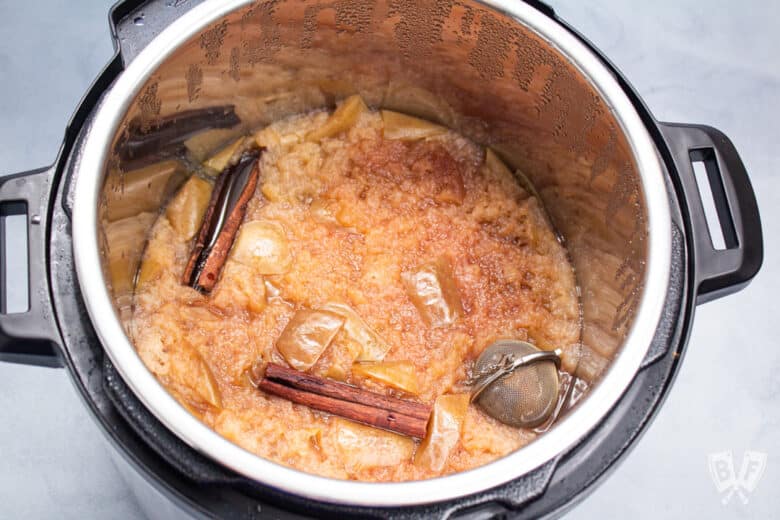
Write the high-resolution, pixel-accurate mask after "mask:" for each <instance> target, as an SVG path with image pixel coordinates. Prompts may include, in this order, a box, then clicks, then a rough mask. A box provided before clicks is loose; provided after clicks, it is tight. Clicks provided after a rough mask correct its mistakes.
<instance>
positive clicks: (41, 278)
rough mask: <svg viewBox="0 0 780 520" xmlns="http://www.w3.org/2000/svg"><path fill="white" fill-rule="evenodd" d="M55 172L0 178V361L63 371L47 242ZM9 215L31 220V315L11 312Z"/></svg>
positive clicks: (28, 261) (29, 251)
mask: <svg viewBox="0 0 780 520" xmlns="http://www.w3.org/2000/svg"><path fill="white" fill-rule="evenodd" d="M53 172H54V167H53V166H51V167H48V168H40V169H37V170H32V171H29V172H23V173H17V174H13V175H6V176H3V177H2V178H0V217H2V221H1V222H0V361H7V362H11V363H25V364H30V365H39V366H48V367H61V366H63V361H62V357H61V356H60V353H59V348H58V347H57V343H56V342H57V339H56V338H57V337H58V335H57V332H56V331H57V327H56V325H55V324H54V317H53V314H52V308H51V299H50V296H49V284H48V276H47V270H46V265H47V263H46V237H47V235H48V233H47V225H48V222H47V220H48V219H47V215H48V202H49V185H50V184H51V179H52V175H53ZM11 215H24V216H25V218H26V220H27V226H26V227H27V272H28V279H27V283H28V285H27V287H28V291H27V310H25V311H22V312H14V313H9V312H7V297H8V294H7V289H8V283H7V277H8V276H13V273H8V270H7V266H8V251H6V236H5V235H6V229H5V228H6V221H5V218H6V217H8V216H11Z"/></svg>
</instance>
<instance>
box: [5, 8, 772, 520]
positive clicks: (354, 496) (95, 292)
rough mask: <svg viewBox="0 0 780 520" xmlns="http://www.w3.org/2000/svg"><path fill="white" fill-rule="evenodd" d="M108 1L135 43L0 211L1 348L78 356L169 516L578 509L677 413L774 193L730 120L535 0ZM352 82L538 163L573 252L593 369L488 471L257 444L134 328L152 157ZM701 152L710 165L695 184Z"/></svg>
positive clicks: (156, 201) (86, 394) (79, 370)
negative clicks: (291, 459) (339, 462)
mask: <svg viewBox="0 0 780 520" xmlns="http://www.w3.org/2000/svg"><path fill="white" fill-rule="evenodd" d="M110 23H111V28H112V34H113V38H114V45H115V50H116V52H115V54H114V57H113V59H112V60H111V61H110V62H109V64H108V65H107V66H106V68H105V69H104V71H103V72H102V73H101V74H100V75H99V77H98V78H97V79H96V81H95V83H94V84H93V85H92V87H91V88H90V90H89V91H88V92H87V94H86V95H85V96H84V98H83V100H82V102H81V103H80V105H79V107H78V109H77V110H76V112H75V114H74V116H73V118H72V120H71V122H70V124H69V125H68V127H67V129H66V132H65V138H64V141H63V145H62V148H61V150H60V153H59V156H58V158H57V160H56V162H55V163H54V164H53V165H52V166H50V167H48V168H42V169H39V170H34V171H30V172H25V173H20V174H16V175H11V176H8V177H4V178H3V179H2V184H1V185H0V209H1V210H2V214H3V215H10V214H24V215H26V216H27V223H28V226H27V233H28V249H29V254H28V257H29V277H30V281H29V284H30V290H29V306H28V310H27V311H26V312H21V313H15V314H9V313H5V312H3V313H2V314H0V359H3V360H5V361H11V362H19V363H29V364H38V365H44V366H51V367H65V368H66V369H67V370H68V372H69V373H70V375H71V377H72V379H73V382H74V384H75V386H76V388H77V389H78V391H79V393H80V394H81V396H82V397H83V401H84V405H85V406H87V407H88V408H89V410H90V411H91V413H92V415H93V417H94V418H95V420H96V421H97V422H98V424H99V425H100V426H101V430H102V431H103V432H104V433H105V435H106V438H107V439H108V440H109V442H110V443H111V445H112V448H113V450H112V453H113V454H114V455H115V457H116V458H117V459H118V461H119V462H118V466H119V468H120V470H121V471H123V473H124V475H125V478H126V480H127V482H128V485H129V486H130V487H131V488H132V489H133V492H134V493H135V494H136V495H137V496H138V498H139V500H138V502H139V505H140V506H141V507H142V508H143V509H144V510H145V512H146V513H147V514H149V515H150V516H152V517H171V516H176V515H181V516H186V515H195V516H210V517H220V518H222V517H231V518H233V517H237V518H240V517H247V518H254V517H265V516H269V517H284V518H287V517H298V516H304V517H306V516H315V517H361V518H362V517H380V518H386V517H393V518H396V517H397V518H408V517H415V518H417V517H425V518H428V517H442V518H492V517H512V518H515V517H517V518H539V517H555V516H559V515H560V514H562V513H563V512H565V511H566V510H568V509H569V508H571V507H573V506H574V505H575V504H576V503H577V502H578V501H579V500H582V498H583V497H584V496H586V495H587V494H588V493H589V492H590V491H591V490H592V489H593V488H594V487H595V486H596V485H598V483H599V482H600V481H601V480H602V479H603V478H605V477H606V475H608V474H609V472H610V471H611V470H612V469H613V468H615V467H616V465H617V463H618V462H619V461H620V460H621V459H622V458H623V457H624V456H625V455H626V454H627V453H628V451H629V449H630V448H631V447H632V446H633V445H634V444H635V443H636V442H637V440H638V439H639V437H640V435H641V433H642V432H643V431H644V430H645V429H646V428H647V426H648V425H649V423H650V421H651V419H652V418H653V417H654V415H655V414H656V413H657V411H658V409H659V408H660V406H661V404H662V403H663V400H664V397H665V395H666V393H667V392H668V390H669V388H670V386H671V384H672V383H673V381H674V378H675V376H676V374H677V370H678V366H679V363H680V362H681V359H682V355H683V354H684V351H685V345H686V342H687V339H688V333H689V330H690V324H691V321H692V319H693V313H694V308H695V306H696V305H697V304H699V303H703V302H706V301H708V300H711V299H713V298H718V297H721V296H725V295H728V294H729V293H732V292H734V291H737V290H739V289H741V288H742V287H744V286H745V285H747V284H748V283H749V281H750V280H751V279H752V278H753V277H754V276H755V274H756V273H757V271H758V269H759V268H760V265H761V262H762V257H763V244H762V234H761V223H760V219H759V214H758V208H757V206H756V201H755V196H754V194H753V191H752V188H751V185H750V181H749V179H748V177H747V173H746V171H745V168H744V166H743V165H742V162H741V161H740V159H739V156H738V154H737V152H736V150H735V149H734V146H733V145H732V143H731V142H730V141H729V139H728V138H727V137H726V136H724V135H723V134H722V133H721V132H719V131H718V130H716V129H714V128H711V127H707V126H702V125H684V124H672V123H661V122H658V121H656V120H655V119H654V118H653V117H652V115H651V114H650V112H649V111H648V109H647V108H646V107H645V106H644V104H643V103H642V101H641V99H640V98H639V97H638V96H637V94H636V93H635V92H634V91H633V89H632V88H631V86H630V85H629V84H628V82H627V81H626V80H625V79H624V78H623V77H622V76H621V75H620V73H619V71H617V70H616V69H615V68H614V66H612V65H611V64H610V62H609V61H608V60H607V59H606V58H605V57H604V56H602V55H601V54H600V53H599V52H598V50H597V49H595V48H594V47H593V46H592V45H591V44H590V43H589V42H588V41H587V40H586V39H585V38H583V37H582V36H581V35H579V34H578V33H577V32H576V31H575V30H573V29H572V28H570V27H568V26H567V25H566V24H565V22H563V21H561V20H560V19H558V18H557V17H556V15H555V13H554V12H553V10H552V9H550V8H549V7H548V6H546V5H544V4H543V3H541V2H536V1H533V2H512V1H509V0H483V1H478V0H445V1H425V2H416V1H414V0H370V1H365V0H333V1H330V2H321V1H302V0H265V1H255V2H253V1H249V0H225V1H218V0H207V1H203V2H198V1H186V0H185V1H181V0H176V1H173V0H159V1H155V0H153V1H147V2H140V1H125V2H120V3H118V4H117V5H115V6H114V7H113V9H112V10H111V13H110ZM355 93H359V94H361V96H363V98H364V99H365V100H366V101H367V103H368V104H370V105H372V106H374V107H384V108H391V109H394V110H399V111H403V112H408V113H412V114H414V115H417V116H420V117H424V118H426V119H431V120H434V121H436V122H438V123H441V124H445V125H447V126H448V127H451V128H453V129H455V130H456V131H458V132H460V133H461V134H463V135H465V136H467V137H469V138H471V139H473V140H474V141H476V142H477V143H480V144H482V145H485V146H490V147H491V148H492V149H493V150H494V151H495V152H496V153H497V154H498V155H499V156H500V157H501V158H502V159H504V161H506V162H507V163H508V164H510V165H511V166H513V167H514V168H516V169H519V170H520V171H522V172H523V173H524V174H525V175H526V176H527V177H528V179H530V180H531V181H532V183H533V184H534V186H535V188H536V190H537V191H538V194H539V197H540V198H541V199H542V201H543V202H544V203H545V207H546V209H547V211H548V213H549V217H550V219H551V220H552V222H553V224H554V225H555V227H556V229H557V230H558V232H559V233H560V236H561V239H562V240H563V241H564V243H565V245H566V246H567V250H568V252H569V254H570V258H571V261H572V263H573V265H574V268H575V272H576V275H577V280H578V285H579V287H580V290H581V301H582V325H583V332H582V338H581V339H582V341H581V344H582V346H581V354H580V361H579V365H578V368H577V373H576V375H577V377H578V378H580V379H581V380H583V381H587V382H588V383H589V389H588V391H587V392H586V393H585V394H584V396H582V397H581V398H580V399H579V400H578V402H576V404H574V405H573V406H572V407H571V409H570V410H569V411H568V412H567V413H566V414H565V415H564V416H563V417H561V418H560V419H559V420H558V421H557V422H556V423H555V425H553V427H552V428H551V429H550V430H549V431H548V432H546V433H545V434H544V435H541V436H540V437H539V438H538V439H537V440H535V441H534V442H532V443H531V444H529V445H528V446H526V447H523V448H522V449H520V450H518V451H517V452H515V453H512V454H510V455H507V456H506V457H503V458H501V459H499V460H497V461H494V462H492V463H490V464H487V465H485V466H482V467H479V468H476V469H473V470H470V471H466V472H462V473H458V474H454V475H450V476H446V477H440V478H436V479H430V480H425V481H415V482H403V483H392V484H388V483H383V484H377V483H362V482H349V481H341V480H335V479H327V478H322V477H317V476H314V475H310V474H306V473H302V472H299V471H296V470H292V469H290V468H286V467H283V466H280V465H277V464H275V463H272V462H270V461H267V460H264V459H261V458H259V457H256V456H254V455H252V454H251V453H248V452H246V451H244V450H242V449H241V448H239V447H238V446H236V445H234V444H232V443H230V442H229V441H227V440H226V439H224V438H222V437H220V436H219V435H217V434H216V433H214V432H213V431H211V430H210V429H209V428H208V427H206V426H205V425H203V424H202V423H200V422H199V421H198V420H197V419H195V418H194V417H193V416H192V415H190V414H189V413H188V412H187V411H186V410H185V409H184V408H182V407H181V406H180V405H179V404H178V403H177V402H176V401H175V400H174V399H173V398H172V397H171V396H170V395H169V394H168V393H167V392H166V391H165V389H164V388H163V387H162V386H161V385H160V384H159V382H157V380H156V379H155V378H154V376H153V375H152V374H151V373H150V372H149V371H148V370H147V369H146V368H145V367H144V365H143V363H142V362H141V360H140V359H139V358H138V356H137V355H136V353H135V350H134V348H133V346H132V344H131V342H130V341H129V339H128V336H127V334H126V332H125V330H124V328H123V326H122V321H121V318H122V317H123V315H124V313H126V312H128V309H129V305H131V304H132V287H133V280H134V276H135V273H136V271H137V267H138V262H139V261H140V258H141V255H142V253H143V247H144V244H145V235H144V233H143V231H144V230H145V229H147V230H148V226H150V225H151V223H152V222H153V219H149V218H146V220H145V222H147V228H145V229H144V228H142V229H141V233H117V232H116V230H117V226H119V223H123V222H130V221H132V222H133V223H134V224H137V223H138V222H139V219H141V216H142V215H146V216H147V217H148V215H154V214H156V212H157V211H158V210H159V208H160V207H161V205H163V204H164V203H165V201H166V200H167V197H168V196H169V195H170V193H172V191H173V190H175V189H176V187H178V186H179V185H180V183H181V181H182V180H183V179H184V178H185V177H186V173H185V174H184V175H181V171H180V168H178V167H173V168H171V171H170V172H169V173H168V174H166V175H165V176H164V177H155V178H153V179H152V178H146V177H143V175H142V174H139V173H138V172H139V171H143V168H144V167H145V166H148V162H149V161H162V160H166V161H172V162H173V163H174V164H176V163H177V161H178V159H180V158H181V157H182V154H183V153H184V152H183V143H184V142H185V141H186V140H187V139H190V138H192V137H193V136H196V135H198V134H199V133H201V132H205V131H207V130H213V129H214V128H217V127H221V128H222V129H234V130H236V131H245V130H248V129H250V128H254V127H257V126H261V125H263V124H267V123H269V122H271V121H273V120H276V119H278V118H280V117H284V116H286V115H289V114H293V113H299V112H302V111H306V110H311V109H315V108H323V107H332V106H333V105H334V104H335V103H336V102H337V101H339V100H341V99H343V98H345V97H347V96H348V95H351V94H355ZM694 163H701V164H702V165H703V167H704V171H705V172H706V174H705V175H704V176H702V178H699V179H698V182H697V174H696V172H695V168H694V166H693V164H694ZM139 179H141V181H140V182H139ZM704 184H706V185H708V186H709V190H708V191H711V196H712V199H713V202H714V206H715V208H716V212H717V220H718V221H719V222H717V223H715V224H714V225H719V226H720V231H721V232H722V235H723V238H724V243H725V244H724V246H723V247H722V248H716V247H714V245H713V240H712V238H711V233H710V229H709V228H708V222H707V218H706V216H705V212H704V205H703V203H702V195H701V193H700V188H699V186H700V185H704ZM128 219H131V220H128ZM132 219H134V220H132ZM120 227H121V226H120ZM123 229H124V228H123ZM2 253H3V255H2V256H3V264H4V266H5V252H4V251H3V252H2ZM3 273H5V270H4V269H3ZM1 285H2V288H3V292H5V287H6V284H5V282H4V280H3V283H2V284H1ZM3 296H5V294H3ZM3 301H5V298H3ZM1 310H2V311H5V308H3V309H1Z"/></svg>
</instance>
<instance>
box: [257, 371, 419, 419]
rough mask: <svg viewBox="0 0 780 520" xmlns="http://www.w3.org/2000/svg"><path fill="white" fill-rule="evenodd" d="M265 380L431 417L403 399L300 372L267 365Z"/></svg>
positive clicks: (403, 412) (355, 401)
mask: <svg viewBox="0 0 780 520" xmlns="http://www.w3.org/2000/svg"><path fill="white" fill-rule="evenodd" d="M265 378H266V379H270V380H273V381H277V382H280V383H282V384H286V385H287V386H291V387H293V388H297V389H299V390H304V391H307V392H312V393H316V394H320V395H324V396H327V397H333V398H335V399H340V400H342V401H350V402H353V403H361V404H365V405H367V406H371V407H374V408H381V409H384V410H388V411H391V412H396V413H400V414H403V415H408V416H410V417H416V418H418V419H422V420H424V421H427V420H428V417H430V415H431V407H430V406H428V405H425V404H422V403H416V402H414V401H407V400H405V399H395V398H393V397H387V396H386V395H382V394H378V393H375V392H369V391H368V390H362V389H360V388H358V387H356V386H352V385H348V384H346V383H340V382H338V381H334V380H332V379H326V378H324V377H317V376H314V375H312V374H307V373H306V372H301V371H300V370H295V369H292V368H287V367H284V366H282V365H277V364H276V363H269V364H268V365H267V366H266V368H265Z"/></svg>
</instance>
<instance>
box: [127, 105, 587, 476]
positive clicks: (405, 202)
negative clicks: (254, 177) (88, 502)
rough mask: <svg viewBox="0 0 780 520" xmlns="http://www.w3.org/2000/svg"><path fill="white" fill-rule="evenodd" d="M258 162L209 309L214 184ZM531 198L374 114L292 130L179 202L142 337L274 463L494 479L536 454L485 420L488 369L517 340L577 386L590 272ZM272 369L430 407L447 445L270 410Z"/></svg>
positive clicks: (159, 365) (230, 149)
mask: <svg viewBox="0 0 780 520" xmlns="http://www.w3.org/2000/svg"><path fill="white" fill-rule="evenodd" d="M249 147H254V148H257V147H260V148H261V149H262V154H261V155H260V159H259V172H260V173H259V179H258V182H257V188H256V190H255V192H254V195H253V196H252V198H251V200H250V201H249V203H248V205H247V209H246V214H245V216H244V219H243V222H242V224H241V227H240V229H239V232H238V235H237V237H236V239H235V241H234V243H233V245H232V249H231V251H230V254H229V256H228V258H227V261H226V262H225V264H224V266H223V268H222V270H221V274H220V276H219V279H218V281H217V282H216V285H215V287H214V289H213V290H211V292H209V293H203V292H200V291H197V290H195V289H193V288H191V287H189V286H188V285H186V284H184V283H182V272H183V271H184V270H185V266H186V264H187V261H188V258H189V256H190V251H191V247H192V242H193V237H195V235H196V233H197V232H198V228H199V227H200V224H201V220H202V219H203V215H204V212H205V211H206V205H207V203H208V200H209V197H210V194H211V191H212V189H213V183H214V180H213V176H214V175H216V173H218V170H220V169H222V168H225V167H226V166H227V165H229V164H230V163H231V162H235V160H236V158H237V157H238V154H240V153H241V150H245V149H247V148H249ZM531 190H532V188H531V187H530V185H528V184H527V183H526V182H525V181H524V179H523V177H522V176H518V175H515V174H513V173H512V172H511V171H510V170H509V169H508V168H507V166H506V165H505V164H504V163H503V162H502V161H501V159H500V158H499V157H498V156H497V155H496V154H495V153H494V152H493V151H492V150H490V149H487V150H486V149H485V148H483V147H480V146H478V145H476V144H475V143H473V142H471V141H469V140H468V139H466V138H464V137H462V136H459V135H457V134H455V133H454V132H452V131H450V130H448V129H446V128H443V127H440V126H437V125H434V124H432V123H428V122H425V121H421V120H417V119H414V118H411V117H409V116H406V115H403V114H397V113H394V112H388V111H372V110H369V109H368V108H366V107H365V105H364V104H363V102H362V100H360V99H359V98H357V97H353V98H349V99H347V100H346V101H344V102H343V103H342V104H341V105H340V106H339V108H338V109H337V110H336V112H335V113H328V112H325V111H319V112H314V113H308V114H302V115H298V116H294V117H290V118H287V119H284V120H281V121H277V122H275V123H273V124H271V125H270V126H268V127H265V128H262V129H260V130H258V131H257V132H255V133H254V134H253V135H251V136H242V137H239V138H238V139H236V140H232V141H231V142H230V143H228V144H227V145H226V146H225V147H224V148H223V149H221V150H220V151H219V152H218V153H217V154H215V155H214V156H212V157H210V158H209V159H208V160H206V161H205V162H204V166H203V168H202V169H199V170H198V172H197V173H195V174H193V175H192V176H191V177H190V178H189V180H187V181H186V182H185V183H184V184H183V186H182V187H181V188H180V190H179V192H178V193H176V194H175V195H174V196H173V198H172V199H171V200H170V201H169V203H168V204H167V206H166V207H165V208H164V210H163V212H162V213H161V214H160V215H159V217H158V218H157V221H156V223H155V224H154V225H153V227H152V230H151V233H150V236H149V239H148V244H147V247H146V251H145V253H144V256H143V260H142V263H141V267H140V269H139V273H138V275H137V279H136V287H135V292H134V296H133V310H132V314H131V316H130V317H129V318H128V320H129V321H128V322H127V324H126V325H127V328H128V329H129V330H130V333H131V336H132V340H133V342H134V344H135V345H136V348H137V350H138V353H139V355H140V356H141V358H142V359H143V361H144V363H145V364H146V366H147V367H148V368H149V369H150V370H151V371H152V372H153V373H154V374H155V376H156V377H157V378H158V379H159V380H160V382H161V383H162V384H163V385H164V386H165V387H166V388H167V389H168V390H169V391H170V392H171V393H172V394H173V395H174V396H175V397H176V399H177V400H178V401H179V402H180V403H181V404H182V405H183V406H185V407H186V408H187V409H188V410H189V411H190V412H191V413H193V414H194V415H196V416H197V417H198V418H199V419H200V420H202V421H203V422H204V423H206V424H207V425H208V426H209V427H211V428H212V429H214V430H215V431H216V432H218V433H219V434H220V435H222V436H224V437H226V438H227V439H229V440H231V441H233V442H235V443H236V444H238V445H240V446H241V447H243V448H245V449H247V450H249V451H251V452H253V453H255V454H257V455H259V456H261V457H265V458H267V459H270V460H272V461H275V462H278V463H279V464H283V465H286V466H290V467H293V468H296V469H299V470H301V471H306V472H309V473H315V474H318V475H322V476H327V477H333V478H340V479H353V480H364V481H404V480H417V479H426V478H431V477H436V476H440V475H445V474H449V473H453V472H458V471H463V470H466V469H470V468H474V467H476V466H480V465H482V464H485V463H487V462H490V461H492V460H494V459H496V458H498V457H501V456H504V455H506V454H508V453H510V452H512V451H514V450H516V449H518V448H520V447H522V446H523V445H525V444H527V443H529V442H531V441H532V440H533V439H534V437H535V436H536V435H537V433H535V432H534V431H531V430H527V429H520V428H513V427H510V426H507V425H504V424H501V423H499V422H498V421H496V420H494V419H492V418H490V417H488V416H487V415H485V414H484V413H483V412H482V411H480V409H479V408H477V407H475V406H473V405H471V404H469V403H468V399H467V395H468V387H467V386H466V384H465V383H466V381H467V380H468V379H469V377H470V369H471V367H472V365H473V363H474V360H475V359H476V357H477V356H479V354H480V353H481V352H482V350H483V349H484V348H485V347H486V346H487V345H489V344H490V343H491V342H493V341H495V340H496V339H500V338H515V339H521V340H526V341H529V342H531V343H534V344H535V345H536V346H537V347H539V348H541V349H544V350H553V349H561V351H562V356H561V358H562V367H561V368H562V370H564V371H567V372H569V373H573V372H574V369H575V368H576V364H577V362H578V352H579V341H580V311H579V301H578V296H577V287H576V282H575V277H574V272H573V269H572V266H571V264H570V263H569V261H568V258H567V255H566V251H565V249H564V247H563V246H562V244H561V243H560V242H559V240H558V239H557V236H556V234H555V232H554V230H553V228H552V226H551V224H550V222H549V220H548V219H547V217H546V214H545V212H544V210H543V208H542V206H541V205H540V202H539V200H538V199H537V198H536V197H534V196H533V195H532V194H531ZM431 284H433V287H434V289H436V290H434V291H433V292H431V291H430V290H429V289H430V287H431ZM421 288H423V289H425V290H423V289H421ZM426 291H427V292H426ZM317 320H319V321H317ZM301 327H303V329H305V330H307V331H309V332H311V330H315V332H316V334H315V335H312V334H309V335H308V336H305V335H302V333H300V330H301ZM307 327H308V328H307ZM315 336H316V337H315ZM302 337H304V339H305V341H304V340H301V338H302ZM312 338H314V339H312ZM306 341H308V342H309V343H306ZM269 362H273V363H278V364H283V365H287V366H290V367H292V368H295V369H298V370H302V371H307V372H309V373H312V374H316V375H319V376H322V377H326V378H329V379H334V380H337V381H343V382H346V383H349V384H351V385H355V386H358V387H361V388H365V389H369V390H372V391H374V392H379V393H384V394H387V395H393V396H396V397H401V398H404V399H408V400H413V401H416V402H420V403H425V404H429V405H431V406H433V407H434V414H433V416H432V417H431V420H430V421H429V426H428V428H429V434H428V436H426V438H425V439H424V440H422V441H420V440H419V439H414V438H411V437H407V436H403V435H398V434H395V433H391V432H387V431H385V430H382V429H378V428H372V427H370V426H366V425H363V424H358V423H355V422H351V421H349V420H346V419H344V418H341V417H337V416H334V415H329V414H327V413H323V412H319V411H316V410H313V409H311V408H309V407H306V406H304V405H300V404H294V403H292V402H290V401H287V400H285V399H283V398H279V397H276V396H271V395H267V394H265V393H264V392H262V391H261V390H259V389H257V388H256V387H255V385H254V384H253V380H254V377H255V375H256V373H257V372H258V371H262V367H263V365H264V364H265V363H269ZM440 424H441V425H444V426H440ZM440 428H441V430H440ZM432 432H433V433H432Z"/></svg>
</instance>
